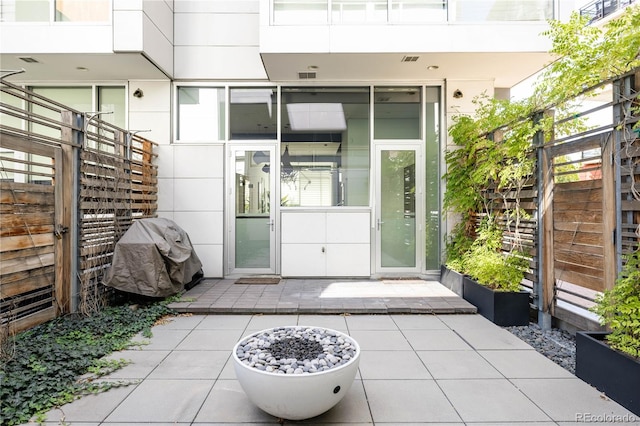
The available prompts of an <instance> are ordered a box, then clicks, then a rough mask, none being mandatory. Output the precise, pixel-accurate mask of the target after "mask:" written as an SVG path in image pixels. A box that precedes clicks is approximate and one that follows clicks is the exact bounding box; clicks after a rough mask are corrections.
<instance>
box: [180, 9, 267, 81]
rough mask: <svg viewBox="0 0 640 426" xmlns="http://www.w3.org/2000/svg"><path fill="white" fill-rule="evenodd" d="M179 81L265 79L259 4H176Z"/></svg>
mask: <svg viewBox="0 0 640 426" xmlns="http://www.w3.org/2000/svg"><path fill="white" fill-rule="evenodd" d="M174 6H175V18H174V19H175V34H176V37H175V50H174V59H175V78H176V79H253V80H262V79H266V78H267V75H266V73H265V71H264V67H263V66H262V61H261V60H260V54H259V38H258V36H259V31H258V28H259V1H207V2H204V1H189V0H176V1H175V4H174Z"/></svg>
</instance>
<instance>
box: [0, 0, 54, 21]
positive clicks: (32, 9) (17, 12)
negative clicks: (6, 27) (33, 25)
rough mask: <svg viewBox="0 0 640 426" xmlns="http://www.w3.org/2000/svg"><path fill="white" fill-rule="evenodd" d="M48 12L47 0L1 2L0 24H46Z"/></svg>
mask: <svg viewBox="0 0 640 426" xmlns="http://www.w3.org/2000/svg"><path fill="white" fill-rule="evenodd" d="M50 11H51V3H50V1H49V0H2V1H0V22H48V21H50V20H51V19H50Z"/></svg>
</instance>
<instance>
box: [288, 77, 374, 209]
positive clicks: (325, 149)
mask: <svg viewBox="0 0 640 426" xmlns="http://www.w3.org/2000/svg"><path fill="white" fill-rule="evenodd" d="M281 132H282V136H281V147H280V152H281V156H282V157H281V179H280V181H281V197H282V198H281V204H282V205H283V206H303V207H318V206H367V205H369V139H370V136H369V89H368V88H365V87H363V88H308V87H307V88H283V89H282V128H281Z"/></svg>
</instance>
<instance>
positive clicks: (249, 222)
mask: <svg viewBox="0 0 640 426" xmlns="http://www.w3.org/2000/svg"><path fill="white" fill-rule="evenodd" d="M575 6H576V4H574V2H573V1H568V0H567V1H564V0H563V1H554V0H527V1H520V2H513V1H508V0H486V1H477V0H449V1H447V0H439V1H437V0H360V1H355V0H349V1H347V0H308V1H304V0H299V1H295V0H293V1H292V0H254V1H244V0H234V1H222V0H155V1H143V0H138V1H135V0H91V1H73V0H64V1H62V0H42V1H29V0H27V1H25V0H0V19H1V24H0V25H1V29H0V38H1V40H2V44H1V45H0V54H1V56H0V59H1V63H2V65H1V68H2V70H3V72H5V71H10V70H19V69H24V70H25V72H22V73H20V74H15V75H13V76H11V77H9V79H10V81H11V82H12V83H16V84H22V85H25V86H28V87H30V88H31V89H32V90H33V91H35V92H37V93H41V94H44V95H46V96H48V97H51V98H53V99H56V100H57V101H59V102H61V103H64V104H67V105H69V106H71V107H73V108H75V109H78V110H80V111H99V112H101V113H104V114H105V115H104V116H103V118H105V119H107V120H112V121H113V123H114V124H116V125H119V126H121V127H123V128H126V129H130V130H131V131H132V132H139V131H144V132H145V133H144V136H145V137H147V138H149V139H151V140H153V141H155V142H157V143H159V146H158V157H157V162H158V166H159V196H158V198H159V199H158V214H159V216H162V217H167V218H170V219H172V220H174V221H175V222H176V223H177V224H178V225H180V226H181V227H182V228H184V229H185V230H186V231H187V232H188V234H189V236H190V238H191V241H192V243H193V244H194V247H195V249H196V252H197V254H198V256H199V257H200V259H201V260H202V262H203V264H204V273H205V276H207V277H232V276H239V275H252V274H277V275H282V276H285V277H377V276H429V275H430V274H431V273H435V272H436V271H437V270H438V269H439V266H440V262H441V252H442V246H443V242H444V241H445V238H446V231H447V228H448V226H449V221H448V220H447V217H446V214H445V213H444V212H443V211H442V208H441V199H442V193H443V190H444V183H443V181H442V179H441V176H442V174H443V172H444V170H443V168H444V154H445V152H446V150H447V147H448V139H447V132H446V129H447V126H448V123H450V122H451V119H452V117H453V116H455V115H457V114H470V113H473V110H474V108H475V103H474V102H473V100H474V98H476V97H478V96H489V97H493V96H495V97H508V96H509V93H510V90H511V88H512V87H513V86H515V85H517V84H518V83H520V82H521V81H523V80H524V79H526V78H527V77H529V76H531V75H532V74H534V73H535V72H537V71H538V70H540V69H541V68H542V67H543V66H544V65H545V64H547V63H548V62H549V61H551V60H552V59H553V58H552V57H551V56H550V55H549V54H548V53H547V51H548V49H549V47H550V45H549V41H548V40H547V39H546V38H545V37H544V36H543V35H541V33H542V32H543V31H544V30H545V29H546V28H547V20H548V19H554V18H555V19H564V18H566V17H567V16H568V15H569V13H570V12H571V11H572V10H574V9H575ZM107 114H108V115H107Z"/></svg>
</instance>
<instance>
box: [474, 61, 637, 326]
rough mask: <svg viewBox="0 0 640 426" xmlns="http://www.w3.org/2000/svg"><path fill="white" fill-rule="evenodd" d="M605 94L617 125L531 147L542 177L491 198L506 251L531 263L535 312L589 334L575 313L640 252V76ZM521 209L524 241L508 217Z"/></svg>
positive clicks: (609, 85)
mask: <svg viewBox="0 0 640 426" xmlns="http://www.w3.org/2000/svg"><path fill="white" fill-rule="evenodd" d="M602 88H605V90H604V92H605V93H610V94H611V100H610V102H608V103H606V102H605V103H603V105H601V106H600V107H599V108H597V110H610V111H612V112H611V114H612V118H613V120H612V124H611V125H606V126H601V127H595V128H592V129H590V130H587V131H585V132H583V133H581V134H580V135H575V136H570V135H569V136H567V135H565V136H563V137H562V138H554V137H549V136H548V135H545V136H542V137H541V138H540V140H544V141H545V142H544V143H540V144H537V145H536V144H535V143H534V141H532V146H535V147H536V148H535V150H536V151H537V152H536V153H535V155H536V158H537V162H536V170H534V171H533V174H532V175H531V176H530V177H529V179H528V180H527V181H526V183H525V185H524V186H523V187H522V189H521V190H520V191H519V192H518V193H517V194H516V193H512V194H504V193H500V191H498V190H496V189H495V188H490V189H489V190H488V191H487V192H486V194H485V198H486V200H487V203H488V204H489V205H491V206H492V209H493V212H494V213H495V214H496V216H497V217H498V218H499V222H498V223H499V224H500V225H501V228H502V232H503V251H505V252H510V251H512V250H514V249H520V250H521V251H522V252H523V253H524V254H525V255H528V256H529V270H528V271H527V273H526V275H525V280H524V281H523V282H522V285H523V286H524V287H526V288H529V289H530V290H531V292H532V297H533V302H534V305H535V306H536V307H537V308H538V309H539V310H540V311H541V312H544V313H548V314H550V315H552V316H553V317H556V318H559V319H561V320H564V321H567V322H569V323H571V324H573V325H574V326H577V327H579V328H582V329H589V328H594V327H595V325H594V323H593V322H592V321H589V320H587V319H586V317H587V316H586V315H581V314H576V312H579V311H580V310H586V309H588V308H589V307H591V306H593V304H594V299H595V297H596V296H597V295H598V294H599V293H600V292H602V291H604V290H606V289H608V288H611V287H612V286H613V285H614V283H615V279H616V277H617V274H618V272H619V271H620V269H621V268H622V267H623V266H624V262H625V257H624V255H625V254H627V253H632V252H633V251H635V250H638V249H639V248H640V130H639V129H634V128H633V126H634V125H635V124H636V123H637V122H638V120H639V119H640V117H639V113H638V106H639V105H640V95H639V90H640V70H639V69H636V70H634V71H633V72H631V73H629V74H627V75H624V76H622V77H620V78H618V79H615V80H613V81H610V82H604V83H602V85H601V86H599V87H597V88H594V89H602ZM632 107H635V109H634V108H632ZM505 131H506V129H499V130H497V131H496V132H495V133H493V134H492V135H491V137H493V138H497V137H499V136H500V135H501V134H503V133H504V132H505ZM516 205H517V206H519V208H520V209H522V211H523V213H524V215H525V217H524V219H522V220H521V223H520V226H519V227H518V228H519V229H518V233H517V235H516V234H515V233H514V229H513V218H512V217H511V218H507V217H506V213H509V212H513V209H514V207H515V206H516ZM480 219H481V216H476V224H479V223H480ZM507 219H509V220H507ZM576 308H577V309H578V310H577V311H576Z"/></svg>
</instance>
